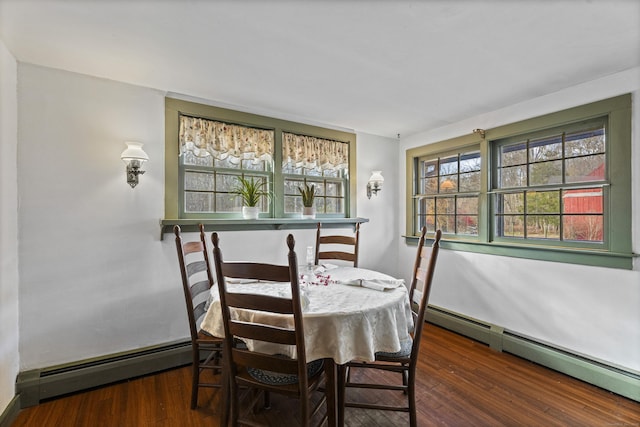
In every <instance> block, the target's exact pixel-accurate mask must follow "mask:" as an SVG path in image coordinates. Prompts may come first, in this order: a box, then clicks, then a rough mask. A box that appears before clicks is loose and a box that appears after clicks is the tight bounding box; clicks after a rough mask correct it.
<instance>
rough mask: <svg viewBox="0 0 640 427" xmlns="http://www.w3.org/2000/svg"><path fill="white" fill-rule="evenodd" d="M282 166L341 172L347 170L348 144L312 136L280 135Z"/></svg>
mask: <svg viewBox="0 0 640 427" xmlns="http://www.w3.org/2000/svg"><path fill="white" fill-rule="evenodd" d="M282 162H283V166H285V167H286V166H290V165H293V166H295V167H296V168H305V169H315V170H317V171H327V170H330V171H341V170H347V169H349V144H348V143H346V142H340V141H334V140H330V139H322V138H315V137H313V136H304V135H296V134H293V133H286V132H285V133H283V134H282Z"/></svg>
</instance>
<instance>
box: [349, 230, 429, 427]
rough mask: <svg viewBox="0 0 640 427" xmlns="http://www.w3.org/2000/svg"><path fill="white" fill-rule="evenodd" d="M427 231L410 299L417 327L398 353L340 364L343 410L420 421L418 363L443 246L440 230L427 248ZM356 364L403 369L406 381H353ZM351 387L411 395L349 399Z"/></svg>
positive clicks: (422, 242) (415, 270)
mask: <svg viewBox="0 0 640 427" xmlns="http://www.w3.org/2000/svg"><path fill="white" fill-rule="evenodd" d="M425 233H426V227H423V228H422V230H421V233H420V240H419V242H418V249H417V255H416V260H415V264H414V267H413V276H412V279H411V287H410V289H409V298H410V300H409V301H410V303H411V312H412V315H413V322H414V323H413V324H414V327H413V330H412V331H410V337H411V339H410V340H409V341H407V342H406V343H403V345H402V348H401V349H400V351H398V352H396V353H383V352H379V353H376V360H375V361H374V362H359V361H351V362H348V363H347V364H346V365H343V366H341V367H340V368H339V377H340V379H339V381H340V388H341V390H340V393H339V405H340V407H341V411H343V412H342V413H344V407H345V406H346V407H355V408H365V409H378V410H387V411H402V412H408V413H409V424H410V426H411V427H416V425H417V417H416V379H415V377H416V367H417V363H418V354H419V350H420V342H421V338H422V330H423V326H424V318H425V313H426V309H427V305H428V302H429V294H430V293H431V285H432V281H433V274H434V271H435V266H436V260H437V258H438V252H439V250H440V238H441V237H442V232H441V231H440V230H437V231H436V232H435V236H434V240H433V245H432V246H431V251H428V250H424V241H425ZM417 291H419V293H420V296H419V297H418V296H417V294H418V292H417ZM356 368H368V369H379V370H384V371H391V372H399V373H400V374H401V375H402V385H400V384H387V383H379V384H374V383H361V382H352V381H351V377H352V375H350V374H351V372H349V370H352V369H356ZM348 388H362V389H376V390H398V391H402V392H404V393H405V394H406V395H407V405H406V406H392V405H384V404H371V403H361V402H356V401H348V400H347V396H346V389H348Z"/></svg>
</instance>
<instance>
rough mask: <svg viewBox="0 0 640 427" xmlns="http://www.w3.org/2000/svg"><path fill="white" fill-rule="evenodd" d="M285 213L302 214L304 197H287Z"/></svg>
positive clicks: (285, 199)
mask: <svg viewBox="0 0 640 427" xmlns="http://www.w3.org/2000/svg"><path fill="white" fill-rule="evenodd" d="M284 211H285V212H286V213H296V212H302V197H293V196H285V197H284Z"/></svg>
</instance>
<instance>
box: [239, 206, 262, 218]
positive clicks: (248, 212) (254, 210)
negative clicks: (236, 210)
mask: <svg viewBox="0 0 640 427" xmlns="http://www.w3.org/2000/svg"><path fill="white" fill-rule="evenodd" d="M258 215H260V207H259V206H243V207H242V218H244V219H258Z"/></svg>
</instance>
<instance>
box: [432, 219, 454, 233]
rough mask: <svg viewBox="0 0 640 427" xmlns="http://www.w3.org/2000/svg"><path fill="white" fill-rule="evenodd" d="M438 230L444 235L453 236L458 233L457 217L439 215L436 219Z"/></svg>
mask: <svg viewBox="0 0 640 427" xmlns="http://www.w3.org/2000/svg"><path fill="white" fill-rule="evenodd" d="M436 221H437V224H438V228H439V229H440V230H442V232H443V233H448V234H453V233H455V232H456V217H455V215H438V216H437V217H436Z"/></svg>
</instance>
